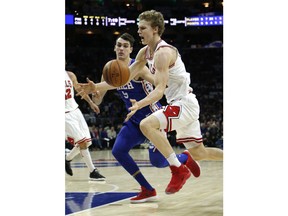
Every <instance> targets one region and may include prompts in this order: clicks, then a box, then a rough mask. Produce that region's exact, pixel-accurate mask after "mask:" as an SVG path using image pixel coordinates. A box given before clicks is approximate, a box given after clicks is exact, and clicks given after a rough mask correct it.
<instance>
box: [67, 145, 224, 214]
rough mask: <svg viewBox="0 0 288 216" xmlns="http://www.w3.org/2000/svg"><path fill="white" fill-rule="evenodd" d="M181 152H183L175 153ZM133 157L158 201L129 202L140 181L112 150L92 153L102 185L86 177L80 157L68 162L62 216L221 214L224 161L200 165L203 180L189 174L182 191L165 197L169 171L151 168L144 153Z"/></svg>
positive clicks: (132, 153)
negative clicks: (115, 157) (69, 165)
mask: <svg viewBox="0 0 288 216" xmlns="http://www.w3.org/2000/svg"><path fill="white" fill-rule="evenodd" d="M175 151H176V153H181V152H182V151H183V149H175ZM131 155H132V157H133V158H134V159H135V160H136V161H137V164H138V165H139V166H140V169H141V171H142V173H143V174H144V176H145V177H146V179H147V180H148V181H149V182H150V184H151V185H152V186H153V187H154V188H155V189H156V191H157V194H158V197H159V200H158V201H156V202H149V203H142V204H130V198H131V197H133V196H135V195H136V194H137V193H138V192H139V191H140V186H139V185H138V183H137V182H136V181H135V180H134V179H133V178H132V177H131V176H130V175H129V174H128V173H127V172H126V171H125V170H124V169H123V168H122V167H121V166H119V164H118V163H117V161H116V160H115V159H114V157H113V156H112V154H111V150H104V151H92V152H91V156H92V159H93V162H94V164H95V166H96V167H98V169H99V170H100V172H101V174H102V175H104V176H105V177H106V181H105V182H95V181H90V180H89V179H88V176H89V171H88V169H87V168H86V166H85V165H84V161H83V160H82V159H81V158H80V156H79V155H78V156H77V157H76V158H75V159H74V160H73V161H72V162H71V165H72V169H73V172H74V175H73V176H68V175H67V174H65V175H66V176H65V184H66V188H65V190H66V200H65V209H66V215H75V216H90V215H99V216H108V215H109V216H130V215H131V216H132V215H133V216H136V215H137V216H148V215H149V216H167V215H173V216H182V215H183V216H184V215H185V216H190V215H193V216H222V215H223V162H222V161H221V162H219V161H200V165H201V172H202V173H201V176H200V177H199V178H194V177H193V176H191V177H190V178H189V179H188V180H187V182H186V184H185V185H184V186H183V188H182V189H181V190H180V191H179V192H177V193H175V194H173V195H166V194H165V188H166V186H167V185H168V183H169V181H170V178H171V173H170V169H169V168H168V167H166V168H155V167H152V166H151V164H150V162H149V160H148V158H149V157H148V150H146V149H132V150H131Z"/></svg>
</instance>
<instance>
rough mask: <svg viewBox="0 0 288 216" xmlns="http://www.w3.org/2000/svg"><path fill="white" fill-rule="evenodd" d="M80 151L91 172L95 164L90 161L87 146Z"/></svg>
mask: <svg viewBox="0 0 288 216" xmlns="http://www.w3.org/2000/svg"><path fill="white" fill-rule="evenodd" d="M80 152H81V155H82V157H83V160H84V161H85V163H86V165H87V167H88V169H89V171H90V173H91V172H93V170H94V169H95V166H94V164H93V162H92V159H91V155H90V152H89V150H88V148H87V149H82V150H80Z"/></svg>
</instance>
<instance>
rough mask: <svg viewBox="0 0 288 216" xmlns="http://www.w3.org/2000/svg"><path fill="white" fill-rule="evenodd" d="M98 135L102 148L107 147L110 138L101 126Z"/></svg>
mask: <svg viewBox="0 0 288 216" xmlns="http://www.w3.org/2000/svg"><path fill="white" fill-rule="evenodd" d="M99 137H100V141H101V145H102V147H103V148H104V149H107V148H108V146H109V141H110V140H109V138H108V135H107V132H106V130H105V129H104V128H103V127H102V126H99Z"/></svg>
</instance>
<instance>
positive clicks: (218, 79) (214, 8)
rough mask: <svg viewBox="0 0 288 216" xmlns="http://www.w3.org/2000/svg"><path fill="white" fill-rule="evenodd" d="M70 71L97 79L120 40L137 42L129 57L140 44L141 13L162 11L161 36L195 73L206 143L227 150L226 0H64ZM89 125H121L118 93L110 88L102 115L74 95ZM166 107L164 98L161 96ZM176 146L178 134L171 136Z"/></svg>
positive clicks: (122, 110)
mask: <svg viewBox="0 0 288 216" xmlns="http://www.w3.org/2000/svg"><path fill="white" fill-rule="evenodd" d="M65 8H66V10H65V14H66V25H65V28H66V29H65V52H66V56H65V58H66V61H67V65H66V69H67V70H71V71H73V72H74V73H75V74H76V75H77V77H78V81H79V82H86V77H88V78H89V79H91V80H93V81H94V82H99V80H100V78H101V74H102V68H103V66H104V65H105V63H106V62H108V61H109V60H111V59H114V58H115V57H116V56H115V53H114V51H113V49H114V45H115V40H116V38H117V37H118V36H119V35H120V34H122V33H124V32H128V33H130V34H131V35H133V36H134V38H135V39H136V43H135V45H134V50H133V52H132V54H131V57H132V58H134V57H135V55H136V54H137V52H138V50H139V49H140V48H141V47H142V45H141V43H140V40H138V39H139V36H138V34H137V17H138V15H139V14H140V13H141V12H142V11H145V10H150V9H155V10H158V11H161V12H162V13H163V15H164V19H165V32H164V34H163V35H162V39H164V40H165V41H167V42H168V43H170V44H172V45H174V46H176V47H177V48H178V50H179V52H180V54H181V56H182V58H183V61H184V63H185V65H186V69H187V71H188V72H189V73H190V74H191V87H192V88H193V91H194V93H195V94H196V96H197V98H198V101H199V103H200V122H201V130H202V135H203V138H204V144H205V145H206V146H215V147H219V148H223V24H224V23H223V22H224V21H223V1H222V0H158V1H156V0H146V1H145V0H123V1H120V0H72V1H71V0H66V4H65ZM76 100H77V102H78V104H79V106H80V109H81V110H82V112H83V114H84V116H85V119H86V120H87V123H88V125H89V126H93V125H95V126H96V127H103V128H105V127H106V126H109V127H111V126H114V127H115V128H119V127H121V124H122V122H123V120H124V118H125V116H126V110H125V106H124V103H123V102H122V101H121V100H120V97H118V93H117V92H116V91H109V92H108V93H107V94H106V96H105V98H104V100H103V102H102V104H101V105H100V109H101V113H100V114H98V115H97V114H95V113H94V112H93V111H92V110H90V107H89V105H88V104H87V103H86V102H85V101H81V100H80V98H79V97H77V98H76ZM161 103H162V104H163V105H165V99H164V98H163V99H162V100H161ZM169 138H170V141H171V144H172V145H176V143H175V141H174V138H175V134H173V133H171V134H169Z"/></svg>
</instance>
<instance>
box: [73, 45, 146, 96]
mask: <svg viewBox="0 0 288 216" xmlns="http://www.w3.org/2000/svg"><path fill="white" fill-rule="evenodd" d="M145 64H146V59H145V50H144V49H143V48H142V49H141V50H140V51H139V53H138V54H137V57H136V60H135V62H134V63H133V64H132V65H130V67H129V70H130V77H129V79H128V81H127V82H126V83H125V84H127V83H128V82H130V81H131V80H132V79H134V77H136V76H137V75H138V74H139V71H141V70H143V68H144V67H145ZM125 84H124V85H125ZM79 85H80V87H81V90H80V92H79V93H78V94H77V96H79V95H81V94H82V95H84V94H92V93H97V92H98V91H99V92H105V91H108V90H112V89H116V88H117V87H114V86H111V85H109V84H108V83H106V82H105V81H104V80H103V81H102V82H100V83H97V84H95V83H94V82H92V81H90V80H89V81H88V83H79Z"/></svg>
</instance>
